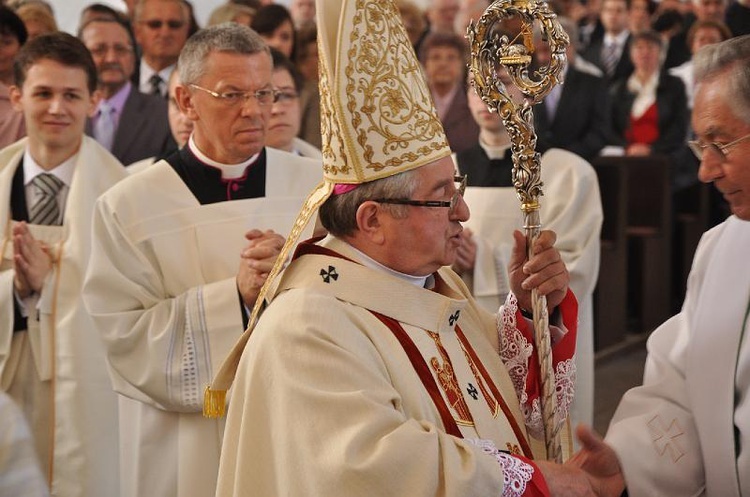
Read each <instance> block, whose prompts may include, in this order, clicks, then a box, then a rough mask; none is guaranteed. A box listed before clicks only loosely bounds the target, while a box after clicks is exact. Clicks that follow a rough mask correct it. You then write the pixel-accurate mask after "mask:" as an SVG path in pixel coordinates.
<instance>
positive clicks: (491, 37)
mask: <svg viewBox="0 0 750 497" xmlns="http://www.w3.org/2000/svg"><path fill="white" fill-rule="evenodd" d="M509 18H517V19H519V20H520V22H521V32H520V33H518V35H517V36H515V37H514V38H512V39H511V38H510V37H509V36H508V35H506V34H503V33H501V32H500V31H499V30H498V29H495V28H496V27H498V28H499V27H500V23H501V22H502V21H503V20H505V19H509ZM534 21H539V23H540V25H541V30H542V32H543V33H544V34H545V35H546V38H547V42H548V44H549V48H550V52H551V57H550V62H549V64H548V65H547V66H544V67H541V68H540V69H537V70H535V71H534V76H535V77H537V78H538V79H535V80H532V79H530V78H529V71H528V67H529V64H530V63H531V54H532V53H533V52H534V41H533V40H534V36H533V26H534ZM468 37H469V42H470V44H471V62H470V68H471V72H472V83H473V86H474V89H475V90H476V92H477V94H478V95H479V96H480V97H481V98H482V100H483V101H484V102H485V103H486V104H487V106H488V107H489V109H490V110H491V111H493V112H497V113H498V114H499V115H500V117H501V118H502V120H503V124H504V125H505V128H506V129H507V130H508V135H510V139H511V152H512V155H513V186H514V187H515V189H516V193H517V194H518V198H519V200H520V201H521V210H522V211H523V215H524V231H525V233H526V246H527V250H528V254H529V256H530V255H531V246H532V244H533V242H534V241H535V240H536V239H537V237H538V236H539V233H540V231H541V220H540V217H539V200H538V198H539V196H541V195H542V181H541V162H540V157H539V154H538V153H537V152H536V133H535V131H534V115H533V113H532V108H531V106H532V105H534V104H537V103H539V102H541V101H542V99H543V98H544V97H545V95H547V94H548V93H549V92H550V91H551V90H552V88H553V87H554V86H555V85H556V84H558V83H560V82H562V79H561V77H560V73H561V71H562V69H563V67H564V66H565V62H566V56H565V49H566V47H567V46H568V43H569V40H568V35H567V34H566V33H565V31H564V30H563V29H562V27H561V26H560V24H559V23H558V22H557V16H556V15H555V13H554V12H552V11H551V10H550V8H549V6H548V5H547V3H546V2H544V1H539V2H537V1H536V0H496V1H495V2H493V3H492V5H490V6H489V7H488V8H487V10H486V11H485V12H484V14H483V15H482V17H481V18H480V19H479V21H477V23H476V24H474V23H473V22H472V23H471V24H470V25H469V29H468ZM503 67H504V68H505V69H506V70H507V72H508V75H509V77H510V79H511V81H512V83H513V84H514V85H515V86H516V87H517V88H518V89H519V90H520V91H521V93H522V94H523V99H522V102H515V101H514V100H513V99H512V98H511V96H510V95H509V94H508V92H507V90H506V88H505V85H504V84H503V82H502V81H501V79H500V74H499V71H500V70H501V69H502V68H503ZM531 299H532V310H533V313H534V344H535V346H536V350H537V355H538V358H539V365H540V369H541V371H540V373H541V378H542V396H541V399H540V403H541V410H542V417H543V419H544V438H545V444H546V448H547V459H549V460H553V461H557V462H562V450H561V446H560V433H559V430H560V426H562V423H558V420H557V419H556V418H557V415H556V411H557V408H556V407H557V398H556V396H555V375H554V370H553V367H552V347H551V344H550V334H549V316H548V315H547V299H546V297H544V296H542V295H539V293H538V292H537V291H536V290H533V291H532V292H531Z"/></svg>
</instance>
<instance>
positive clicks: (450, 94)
mask: <svg viewBox="0 0 750 497" xmlns="http://www.w3.org/2000/svg"><path fill="white" fill-rule="evenodd" d="M467 57H468V48H467V46H466V42H465V41H464V39H463V37H462V36H460V35H458V34H455V33H430V34H429V35H427V36H426V37H425V39H424V41H423V42H422V45H421V47H420V61H421V62H422V65H423V66H424V69H425V75H426V76H427V84H428V86H429V87H430V92H431V93H432V99H433V100H434V102H435V108H436V109H437V113H438V117H439V118H440V121H441V122H442V123H443V129H444V130H445V135H446V136H447V138H448V144H449V145H450V147H451V150H453V151H454V152H456V153H458V152H462V151H463V150H466V149H467V148H471V147H473V146H474V145H476V144H477V142H478V140H479V126H478V125H477V123H476V121H474V118H473V117H472V116H471V111H470V110H469V103H468V100H467V99H466V86H465V84H466V83H465V82H466V62H467Z"/></svg>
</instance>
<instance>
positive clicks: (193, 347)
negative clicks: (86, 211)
mask: <svg viewBox="0 0 750 497" xmlns="http://www.w3.org/2000/svg"><path fill="white" fill-rule="evenodd" d="M179 71H180V80H181V85H179V86H178V87H177V89H176V91H177V100H178V103H179V105H180V108H181V110H182V111H183V112H184V113H185V114H186V115H187V116H188V117H189V118H190V119H191V120H192V121H193V122H194V128H193V133H192V135H191V136H190V138H189V140H188V143H187V145H186V146H184V147H183V148H182V149H181V150H179V151H177V152H175V153H174V154H173V155H171V156H169V157H167V158H166V159H165V160H162V161H160V162H158V163H156V164H154V165H152V166H149V167H148V168H146V169H145V170H143V171H142V172H140V173H138V174H135V175H132V176H131V177H129V178H128V179H127V180H125V181H123V182H122V184H121V185H120V186H119V187H118V188H113V189H112V190H110V191H109V192H107V194H106V195H104V196H102V197H101V198H100V200H99V202H98V204H97V206H96V212H95V214H94V229H93V237H94V242H93V247H92V256H91V263H90V267H89V272H88V274H87V280H86V285H85V289H84V296H83V297H84V300H85V302H86V306H87V307H88V309H89V311H90V312H91V314H92V316H93V318H94V321H95V323H96V324H97V326H98V331H99V334H100V336H101V338H102V339H103V341H104V345H105V347H106V350H107V357H108V359H109V364H110V373H111V376H112V381H113V383H114V387H115V389H116V391H117V392H118V393H119V394H120V398H119V400H120V402H119V404H120V439H121V452H120V465H121V468H122V470H121V471H122V473H121V474H122V487H121V493H120V495H121V496H122V497H135V496H180V497H190V496H195V497H205V496H206V495H211V494H213V492H214V489H215V486H216V474H217V471H218V465H219V452H220V449H221V440H222V434H223V423H222V422H219V421H216V420H211V419H206V418H204V417H203V416H202V415H201V409H202V406H203V389H204V387H205V386H206V384H207V383H208V382H209V381H210V379H211V378H212V376H213V375H214V373H215V368H216V367H217V366H218V365H219V364H221V362H222V361H223V360H224V357H225V355H226V354H227V352H228V351H229V349H230V348H231V347H232V345H233V344H234V343H235V341H236V340H237V338H238V337H239V336H240V335H241V334H242V331H243V330H244V328H245V324H246V321H247V309H248V308H252V306H253V305H254V304H255V299H256V296H257V294H258V290H259V288H260V286H261V285H262V284H263V282H264V281H265V277H266V274H267V272H268V270H269V269H270V267H271V265H272V264H273V262H274V261H275V259H276V255H277V254H278V253H279V249H280V248H281V244H282V243H283V241H284V236H285V235H286V234H287V233H288V231H289V230H290V228H291V227H292V224H293V221H294V219H295V216H296V213H297V211H298V210H299V208H300V206H301V205H302V204H303V202H304V199H305V196H306V195H307V193H308V192H309V191H310V190H311V189H312V188H313V187H314V186H315V185H316V184H317V183H318V182H319V181H320V170H319V161H314V160H311V159H305V158H302V157H298V156H294V155H292V154H288V153H285V152H280V151H277V150H272V149H270V148H266V147H265V146H264V145H265V133H266V128H267V125H268V120H269V116H270V113H271V107H272V104H273V102H274V101H275V99H276V98H277V95H278V94H277V91H276V89H275V88H274V87H273V85H272V61H271V55H270V52H269V49H268V47H267V46H266V44H265V42H264V41H263V40H262V39H261V38H260V37H259V36H258V35H257V33H255V32H254V31H252V30H250V29H249V28H247V27H243V26H239V25H236V24H224V25H220V26H215V27H211V28H208V29H205V30H203V31H201V32H199V33H198V34H196V35H195V36H193V37H192V38H190V40H189V41H188V43H187V44H186V46H185V48H184V49H183V50H182V54H181V55H180V60H179Z"/></svg>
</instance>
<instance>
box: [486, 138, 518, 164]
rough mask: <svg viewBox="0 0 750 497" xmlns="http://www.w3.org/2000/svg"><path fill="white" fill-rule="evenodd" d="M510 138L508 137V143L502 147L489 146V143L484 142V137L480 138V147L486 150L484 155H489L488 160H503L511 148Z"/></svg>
mask: <svg viewBox="0 0 750 497" xmlns="http://www.w3.org/2000/svg"><path fill="white" fill-rule="evenodd" d="M510 145H511V144H510V137H508V142H507V143H503V144H501V145H488V144H487V143H485V142H484V140H482V136H481V135H480V136H479V146H480V147H482V149H483V150H484V153H486V154H487V158H488V159H490V160H492V159H503V158H504V157H505V153H506V152H507V151H508V149H509V148H510Z"/></svg>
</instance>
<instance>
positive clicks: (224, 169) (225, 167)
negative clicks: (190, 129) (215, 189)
mask: <svg viewBox="0 0 750 497" xmlns="http://www.w3.org/2000/svg"><path fill="white" fill-rule="evenodd" d="M188 147H189V148H190V151H191V152H192V153H193V154H194V155H195V157H197V158H198V160H199V161H201V162H202V163H204V164H206V165H208V166H211V167H215V168H216V169H219V170H220V171H221V179H237V178H241V177H242V176H244V175H245V170H246V169H247V168H248V166H250V165H251V164H253V163H255V161H256V160H258V157H259V156H260V153H257V154H255V155H253V156H252V157H250V158H249V159H247V160H244V161H242V162H240V163H239V164H222V163H221V162H217V161H215V160H213V159H211V158H209V157H208V156H207V155H206V154H204V153H203V152H201V151H200V150H199V149H198V146H197V145H196V144H195V139H194V138H193V135H192V134H191V135H190V139H189V140H188Z"/></svg>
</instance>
